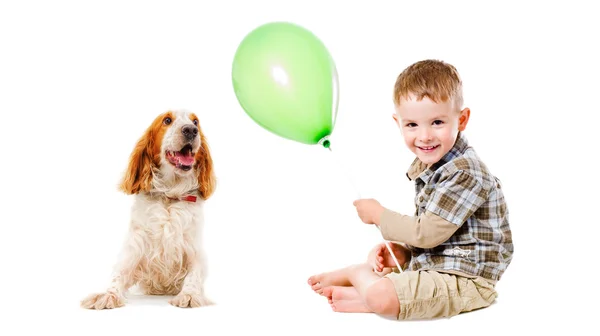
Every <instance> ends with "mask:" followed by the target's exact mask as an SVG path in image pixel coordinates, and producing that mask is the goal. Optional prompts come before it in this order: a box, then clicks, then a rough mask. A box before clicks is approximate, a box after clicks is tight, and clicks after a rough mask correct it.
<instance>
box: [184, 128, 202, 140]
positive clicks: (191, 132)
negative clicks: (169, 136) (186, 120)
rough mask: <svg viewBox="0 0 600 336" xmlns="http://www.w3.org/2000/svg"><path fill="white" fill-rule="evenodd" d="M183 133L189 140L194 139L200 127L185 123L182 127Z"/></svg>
mask: <svg viewBox="0 0 600 336" xmlns="http://www.w3.org/2000/svg"><path fill="white" fill-rule="evenodd" d="M181 133H183V136H185V138H186V139H188V140H193V139H194V138H195V137H196V135H198V127H196V126H194V125H185V126H183V127H182V128H181Z"/></svg>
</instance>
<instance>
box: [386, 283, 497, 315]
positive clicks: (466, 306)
mask: <svg viewBox="0 0 600 336" xmlns="http://www.w3.org/2000/svg"><path fill="white" fill-rule="evenodd" d="M385 277H386V278H388V279H390V280H391V281H392V283H393V284H394V288H395V289H396V294H397V295H398V301H399V302H400V314H398V319H399V320H415V319H432V318H440V317H451V316H454V315H458V314H460V313H463V312H468V311H472V310H476V309H480V308H485V307H488V306H489V305H491V304H492V302H494V300H495V299H496V297H497V296H498V294H497V293H496V290H495V289H494V285H493V284H491V283H489V282H488V281H486V280H485V279H482V278H467V277H463V276H460V275H454V274H447V273H441V272H436V271H404V272H403V273H396V272H393V273H389V274H386V275H385Z"/></svg>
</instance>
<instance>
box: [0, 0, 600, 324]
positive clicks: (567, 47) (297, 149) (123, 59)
mask: <svg viewBox="0 0 600 336" xmlns="http://www.w3.org/2000/svg"><path fill="white" fill-rule="evenodd" d="M337 1H341V0H336V1H324V0H321V1H259V0H253V1H219V2H217V1H203V2H201V1H194V2H192V1H188V2H183V1H164V2H156V1H153V2H150V1H147V2H142V1H139V2H133V1H95V2H89V1H86V2H84V1H71V2H67V1H37V2H34V1H3V2H2V4H1V5H0V46H1V52H0V111H1V112H0V113H1V116H2V117H1V119H0V120H1V121H0V137H1V141H0V144H1V146H2V148H1V160H2V161H1V162H2V164H1V165H0V169H1V174H0V182H1V184H0V186H1V187H0V191H1V194H2V201H1V203H0V204H1V214H0V221H1V223H0V228H1V231H0V232H1V233H0V239H1V244H0V252H1V253H0V258H1V263H0V269H1V276H0V281H1V286H0V288H1V289H2V294H0V302H1V303H0V304H1V306H2V310H3V311H4V312H3V313H2V320H3V322H2V323H1V326H2V327H1V328H3V329H4V328H6V329H7V330H9V329H11V328H13V327H14V328H17V329H13V331H12V332H11V333H10V334H11V335H12V334H15V335H16V334H24V332H25V331H36V332H50V331H56V332H59V333H61V334H63V333H64V334H69V333H72V332H75V333H76V334H92V335H95V334H97V335H100V334H107V333H110V334H123V335H126V334H133V333H135V334H136V335H147V334H154V335H161V334H167V333H169V334H188V335H219V334H224V333H225V332H229V331H234V332H239V333H248V332H251V331H257V332H260V334H290V333H291V334H295V333H298V334H304V333H310V334H324V333H330V332H334V331H335V332H340V333H341V334H356V335H366V334H371V333H375V332H380V331H389V332H393V333H395V334H409V333H419V334H429V333H433V332H459V333H461V334H464V333H468V332H471V333H475V334H479V335H483V334H484V333H485V331H486V330H487V331H489V332H490V333H491V334H505V333H506V332H509V331H518V330H520V331H542V332H544V331H569V332H573V331H576V332H577V333H578V334H580V333H582V332H583V330H584V328H595V327H593V325H596V324H597V321H594V320H593V318H594V317H593V315H592V312H593V311H595V312H597V303H598V297H597V296H598V294H597V293H598V291H597V287H598V285H597V283H598V277H597V274H598V271H597V269H598V267H597V265H596V263H597V254H596V253H595V251H597V248H596V247H595V246H596V244H597V234H598V224H600V223H599V222H600V220H598V217H597V208H598V200H599V198H598V183H597V176H598V172H597V169H598V168H597V165H596V164H595V163H594V162H595V161H596V160H597V158H596V156H597V154H598V152H599V151H598V143H597V139H598V137H597V133H598V121H599V117H598V113H599V112H600V111H599V108H598V100H597V99H598V98H597V97H598V89H599V85H598V77H599V75H600V71H599V65H598V64H599V63H598V59H599V56H600V55H599V53H598V51H596V49H597V40H598V31H600V27H599V24H598V23H594V22H593V21H596V22H598V17H597V14H594V13H597V11H594V10H592V9H591V5H587V4H586V2H583V1H582V2H577V1H568V2H562V3H560V4H557V3H558V2H553V3H552V4H550V2H549V1H548V2H546V1H540V2H531V1H530V2H522V3H521V2H520V3H518V4H517V2H515V3H510V2H507V1H503V2H498V3H497V4H494V5H491V4H488V2H485V3H486V4H485V5H484V4H483V3H484V2H472V3H467V2H454V1H452V3H451V4H450V2H449V1H448V2H429V1H427V2H425V1H418V2H417V1H390V2H383V1H371V2H370V4H368V5H367V4H366V2H365V1H357V2H355V3H352V4H350V3H351V2H350V1H348V2H343V3H342V2H339V3H338V2H337ZM590 3H591V2H590ZM270 21H291V22H295V23H297V24H300V25H303V26H304V27H306V28H308V29H310V30H311V31H312V32H314V33H315V34H316V35H317V36H319V38H321V39H322V40H323V42H324V43H325V45H326V46H327V47H328V49H329V51H330V52H331V54H332V56H333V58H334V60H335V62H336V64H337V67H338V71H339V75H340V90H341V92H340V106H339V115H338V116H339V117H338V123H337V124H336V127H335V130H334V134H333V136H332V140H333V146H334V147H333V148H334V154H335V155H336V156H337V158H338V160H339V162H340V163H341V164H342V167H343V169H340V168H339V167H338V166H337V165H336V161H334V160H333V157H332V155H331V153H329V152H327V151H326V150H324V149H322V148H321V147H318V146H307V145H302V144H299V143H295V142H292V141H288V140H284V139H282V138H279V137H277V136H275V135H273V134H271V133H269V132H267V131H266V130H264V129H262V128H260V127H259V126H258V125H257V124H255V123H254V122H253V121H252V120H251V119H250V118H249V117H248V116H247V115H246V114H245V113H244V112H243V110H242V109H241V108H240V106H239V104H238V103H237V100H236V97H235V95H234V93H233V88H232V85H231V66H232V60H233V55H234V53H235V50H236V48H237V45H238V44H239V42H240V41H241V40H242V39H243V37H244V36H245V34H247V33H248V32H250V31H251V30H252V29H254V28H255V27H257V26H259V25H261V24H264V23H267V22H270ZM425 58H436V59H442V60H445V61H447V62H450V63H452V64H454V65H455V66H456V67H457V68H458V70H459V72H460V73H461V75H462V78H463V80H464V82H465V103H466V106H468V107H470V108H471V111H472V114H471V120H470V123H469V125H468V128H467V130H466V135H467V137H468V139H469V141H470V143H471V144H472V145H473V146H474V147H475V149H476V150H477V151H478V153H479V154H480V156H481V157H482V158H483V159H484V160H485V162H486V163H487V164H488V166H489V167H490V168H491V170H492V172H493V173H494V174H496V175H497V176H498V177H499V178H500V179H501V180H502V182H503V183H504V187H505V193H506V198H507V200H508V202H509V203H508V205H509V209H510V213H511V217H510V219H511V227H512V230H513V235H514V242H515V255H514V261H513V263H512V264H511V265H510V267H509V269H508V271H507V272H506V273H505V276H504V277H503V278H502V280H501V281H500V283H499V284H498V286H497V290H498V292H499V297H498V300H497V302H496V303H495V304H494V305H493V306H491V307H490V308H488V309H485V310H481V311H477V312H473V313H469V314H464V315H459V316H457V317H454V318H451V319H442V320H435V321H419V322H396V321H388V320H385V319H382V318H379V317H377V316H374V315H367V314H365V315H363V314H339V313H333V312H331V310H330V308H329V306H328V304H327V302H326V300H325V299H324V298H323V297H320V296H317V295H316V294H314V293H313V292H312V291H311V290H310V288H309V287H308V285H307V284H306V280H307V278H308V277H309V276H310V275H312V274H315V273H319V272H322V271H326V270H331V269H335V268H338V267H342V266H345V265H348V264H351V263H356V262H360V261H362V260H364V258H365V257H366V254H367V252H368V250H369V249H370V248H371V247H372V246H373V245H374V244H375V243H377V242H379V241H380V237H379V236H378V231H377V230H376V229H375V228H373V227H371V226H367V225H365V224H362V222H360V220H359V219H358V217H357V216H356V214H355V212H354V208H353V206H352V201H353V200H354V199H355V192H354V189H353V188H352V186H351V184H350V183H349V181H348V179H347V178H346V176H345V174H346V172H348V173H349V174H350V176H352V178H353V179H355V181H356V183H357V185H358V189H359V190H360V192H361V195H362V196H363V197H375V198H377V199H378V200H379V201H380V202H381V203H382V204H383V205H385V206H388V207H390V208H392V209H394V210H397V211H401V212H404V213H408V214H412V212H413V210H414V208H413V203H412V199H413V185H412V184H411V183H410V182H409V181H408V180H407V179H406V177H405V171H406V169H407V168H408V165H409V164H410V162H411V161H412V159H413V156H412V154H411V153H410V152H409V151H408V149H406V148H405V147H404V146H403V142H402V140H401V138H400V133H399V131H398V129H397V128H396V126H395V124H394V122H393V119H392V117H391V114H392V112H393V105H392V100H391V97H392V87H393V84H394V81H395V78H396V76H397V75H398V74H399V72H400V71H402V69H404V68H405V67H406V66H408V65H409V64H411V63H413V62H415V61H418V60H421V59H425ZM174 108H186V109H190V110H192V111H194V112H196V113H197V114H198V116H199V117H200V120H201V124H202V127H203V131H204V132H205V134H206V136H207V138H208V141H209V143H210V146H211V149H212V153H213V158H214V161H215V169H216V172H217V176H218V179H219V185H218V190H217V192H216V194H215V195H214V197H213V198H212V199H211V200H210V201H209V202H207V203H206V205H205V209H206V227H205V237H206V250H207V253H208V261H209V278H208V281H207V292H208V295H209V296H210V297H211V298H212V299H213V300H214V301H216V302H217V305H216V306H213V307H207V308H201V309H194V310H182V309H178V308H174V307H171V306H169V305H168V304H167V299H165V298H152V299H150V298H148V299H144V298H137V299H132V300H130V302H129V303H128V305H127V306H125V307H124V308H120V309H116V310H112V311H101V312H98V311H88V310H84V309H81V308H79V301H80V300H81V299H82V298H84V297H85V296H86V295H88V294H89V293H91V292H94V291H100V290H103V289H105V288H106V285H107V284H108V281H109V275H110V271H111V268H112V265H113V263H114V261H115V260H116V257H117V254H118V252H119V247H120V246H121V242H122V239H123V238H124V235H125V232H126V230H127V225H128V220H129V208H130V205H131V201H132V199H131V197H128V196H126V195H123V194H121V193H119V192H118V191H117V188H116V186H117V184H118V182H119V179H120V177H121V174H122V173H123V171H124V169H125V167H126V164H127V160H128V156H129V154H130V151H131V149H132V148H133V145H134V143H135V142H136V141H137V139H138V138H139V137H140V136H141V135H142V133H143V131H144V130H145V129H146V127H147V126H148V125H149V123H150V122H151V121H152V120H153V119H154V117H155V116H156V115H158V114H159V113H162V112H164V111H166V110H168V109H174ZM594 296H595V297H594ZM591 330H592V329H588V332H592V331H591ZM0 333H1V334H3V335H8V334H9V333H6V332H5V331H2V332H0Z"/></svg>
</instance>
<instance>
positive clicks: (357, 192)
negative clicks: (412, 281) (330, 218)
mask: <svg viewBox="0 0 600 336" xmlns="http://www.w3.org/2000/svg"><path fill="white" fill-rule="evenodd" d="M327 149H329V152H330V153H332V156H333V159H334V161H335V162H336V164H337V165H338V167H339V168H342V165H341V164H340V162H339V161H338V160H337V158H336V156H335V155H333V150H331V145H330V146H328V147H327ZM340 170H343V171H344V172H345V173H346V178H347V179H348V181H350V184H351V185H352V188H353V189H354V192H356V199H361V198H362V197H361V195H360V192H359V191H358V188H357V187H356V184H355V183H354V181H353V180H352V177H351V175H350V174H349V173H348V172H347V171H345V170H344V169H340ZM373 226H375V227H376V228H377V229H378V230H379V232H381V228H380V227H379V226H377V225H373ZM385 247H387V250H388V252H389V253H390V255H391V256H392V259H394V263H395V264H396V267H398V270H399V271H400V272H403V270H402V267H400V263H399V262H398V259H396V256H395V255H394V253H393V252H392V248H391V247H390V243H389V242H388V241H386V242H385Z"/></svg>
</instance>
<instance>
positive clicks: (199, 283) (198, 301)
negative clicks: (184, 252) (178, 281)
mask: <svg viewBox="0 0 600 336" xmlns="http://www.w3.org/2000/svg"><path fill="white" fill-rule="evenodd" d="M203 265H204V262H196V263H194V264H193V265H192V268H191V270H190V272H189V273H188V275H187V276H186V277H185V279H184V280H183V287H182V288H181V291H180V292H179V294H177V296H175V297H174V298H173V299H171V301H169V303H170V304H172V305H173V306H176V307H181V308H195V307H202V306H209V305H212V304H214V303H213V302H212V301H211V300H209V299H208V298H207V297H206V295H205V294H204V280H205V276H206V271H205V269H204V267H203Z"/></svg>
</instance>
